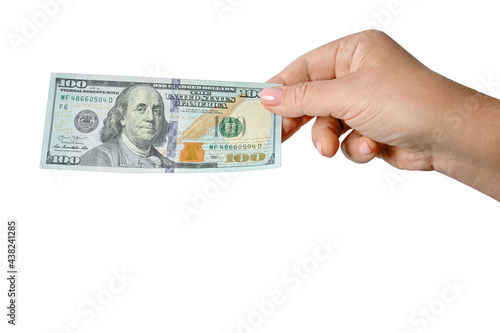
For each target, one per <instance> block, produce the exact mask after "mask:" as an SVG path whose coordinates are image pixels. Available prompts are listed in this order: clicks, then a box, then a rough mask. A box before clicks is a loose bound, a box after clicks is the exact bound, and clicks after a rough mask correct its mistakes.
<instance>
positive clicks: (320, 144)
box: [316, 140, 323, 155]
mask: <svg viewBox="0 0 500 333" xmlns="http://www.w3.org/2000/svg"><path fill="white" fill-rule="evenodd" d="M316 149H317V150H318V151H319V153H320V154H321V155H323V141H321V140H319V141H318V142H317V143H316Z"/></svg>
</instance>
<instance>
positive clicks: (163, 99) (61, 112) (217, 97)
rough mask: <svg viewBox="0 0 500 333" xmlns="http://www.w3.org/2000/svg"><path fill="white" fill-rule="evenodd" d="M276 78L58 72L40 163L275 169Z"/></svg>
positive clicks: (153, 168)
mask: <svg viewBox="0 0 500 333" xmlns="http://www.w3.org/2000/svg"><path fill="white" fill-rule="evenodd" d="M273 86H276V84H270V83H244V82H225V81H203V80H186V79H160V78H141V77H125V76H102V75H86V74H60V73H52V75H51V80H50V88H49V98H48V106H47V116H46V121H45V131H44V137H43V147H42V158H41V164H40V166H41V168H47V169H70V170H95V171H121V172H167V173H171V172H212V171H243V170H254V169H266V168H275V167H279V166H280V162H281V118H280V117H279V116H277V115H275V114H273V113H271V112H269V111H267V110H266V109H265V108H264V107H263V106H262V105H261V103H260V96H259V94H260V91H261V90H262V89H264V88H266V87H273Z"/></svg>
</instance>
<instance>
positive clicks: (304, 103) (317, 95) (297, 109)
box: [260, 77, 350, 119]
mask: <svg viewBox="0 0 500 333" xmlns="http://www.w3.org/2000/svg"><path fill="white" fill-rule="evenodd" d="M340 81H343V82H340ZM347 81H349V80H345V79H344V77H343V78H339V79H334V80H324V81H308V82H303V83H298V84H295V85H291V86H281V87H273V88H265V89H263V90H262V91H261V93H260V100H261V103H262V105H263V106H264V107H265V108H266V109H267V110H269V111H271V112H273V113H276V114H278V115H280V116H283V117H287V118H297V117H301V116H312V117H315V116H323V117H326V116H332V117H335V118H339V119H342V115H344V114H345V111H346V108H347V102H348V99H347V96H349V90H350V89H349V88H348V86H350V85H349V84H347V83H348V82H347Z"/></svg>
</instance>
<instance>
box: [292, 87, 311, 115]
mask: <svg viewBox="0 0 500 333" xmlns="http://www.w3.org/2000/svg"><path fill="white" fill-rule="evenodd" d="M288 97H289V100H290V102H291V103H292V104H293V105H294V106H295V107H296V108H297V109H300V110H303V109H306V108H307V107H308V106H310V105H311V102H312V82H311V81H308V82H303V83H299V84H296V85H294V86H293V88H292V89H290V90H289V96H288Z"/></svg>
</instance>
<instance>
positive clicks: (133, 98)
mask: <svg viewBox="0 0 500 333" xmlns="http://www.w3.org/2000/svg"><path fill="white" fill-rule="evenodd" d="M162 117H163V110H162V104H161V97H160V96H159V95H158V92H156V91H155V90H154V89H152V88H147V87H138V88H136V89H134V90H132V91H131V92H130V96H129V102H128V108H127V111H126V112H125V116H124V117H123V119H122V120H121V121H120V122H121V125H122V126H123V133H124V134H125V136H126V137H127V138H128V139H129V140H130V141H131V142H132V143H133V144H134V145H135V147H136V148H137V150H138V151H139V152H140V153H142V154H147V153H148V152H149V150H150V147H151V144H152V142H153V141H154V140H155V139H156V137H157V136H158V134H159V133H160V131H161V124H162V119H163V118H162Z"/></svg>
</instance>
